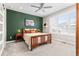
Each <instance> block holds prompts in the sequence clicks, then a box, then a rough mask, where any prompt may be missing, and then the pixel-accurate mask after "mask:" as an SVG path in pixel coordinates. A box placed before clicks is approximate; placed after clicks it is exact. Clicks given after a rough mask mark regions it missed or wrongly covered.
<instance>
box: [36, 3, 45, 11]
mask: <svg viewBox="0 0 79 59" xmlns="http://www.w3.org/2000/svg"><path fill="white" fill-rule="evenodd" d="M43 5H44V3H41V4H40V7H39V9H37V10H36V11H35V12H37V11H39V10H40V9H41V8H42V7H43Z"/></svg>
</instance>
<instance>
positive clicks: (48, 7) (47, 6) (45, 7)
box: [44, 6, 52, 8]
mask: <svg viewBox="0 0 79 59" xmlns="http://www.w3.org/2000/svg"><path fill="white" fill-rule="evenodd" d="M44 8H52V6H47V7H44Z"/></svg>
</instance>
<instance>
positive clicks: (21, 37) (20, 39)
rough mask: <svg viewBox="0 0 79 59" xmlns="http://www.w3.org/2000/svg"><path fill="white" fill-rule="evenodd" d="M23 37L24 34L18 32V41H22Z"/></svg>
mask: <svg viewBox="0 0 79 59" xmlns="http://www.w3.org/2000/svg"><path fill="white" fill-rule="evenodd" d="M22 39H23V36H22V34H21V33H17V34H16V40H15V41H16V42H20V41H22Z"/></svg>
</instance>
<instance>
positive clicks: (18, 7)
mask: <svg viewBox="0 0 79 59" xmlns="http://www.w3.org/2000/svg"><path fill="white" fill-rule="evenodd" d="M4 5H5V7H6V8H7V9H11V10H15V11H19V12H23V13H27V14H31V15H35V16H40V17H44V16H47V15H50V14H52V13H54V12H56V11H58V10H61V9H64V8H67V7H69V6H72V5H74V4H73V3H45V4H44V6H52V8H49V9H44V10H45V12H43V11H42V9H41V10H39V11H38V12H35V10H37V9H38V8H34V7H31V5H35V6H40V3H5V4H4Z"/></svg>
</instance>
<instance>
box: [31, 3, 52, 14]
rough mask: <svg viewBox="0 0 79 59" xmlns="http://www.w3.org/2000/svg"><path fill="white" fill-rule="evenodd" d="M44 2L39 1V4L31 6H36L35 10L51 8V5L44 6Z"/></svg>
mask: <svg viewBox="0 0 79 59" xmlns="http://www.w3.org/2000/svg"><path fill="white" fill-rule="evenodd" d="M44 4H45V3H41V4H40V6H35V5H31V7H34V8H38V9H37V10H36V11H35V12H37V11H39V10H41V9H43V10H42V11H43V12H44V11H45V10H44V9H47V8H52V6H44Z"/></svg>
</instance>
